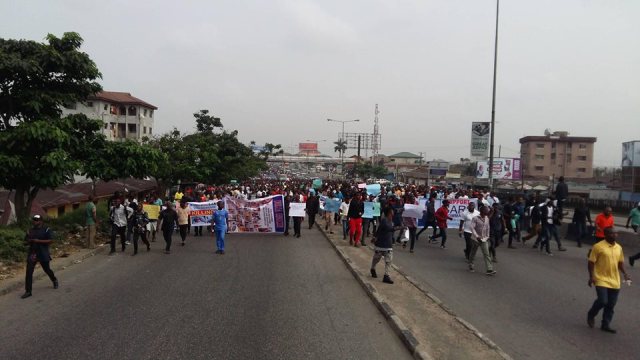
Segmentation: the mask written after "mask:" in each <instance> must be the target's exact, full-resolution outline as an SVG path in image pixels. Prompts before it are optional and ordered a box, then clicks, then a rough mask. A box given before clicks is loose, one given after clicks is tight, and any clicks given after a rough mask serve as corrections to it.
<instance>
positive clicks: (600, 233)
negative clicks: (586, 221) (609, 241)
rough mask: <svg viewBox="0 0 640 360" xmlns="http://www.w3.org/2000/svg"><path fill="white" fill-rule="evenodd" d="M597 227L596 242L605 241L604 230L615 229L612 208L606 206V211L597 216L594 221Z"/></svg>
mask: <svg viewBox="0 0 640 360" xmlns="http://www.w3.org/2000/svg"><path fill="white" fill-rule="evenodd" d="M594 223H595V225H596V241H602V240H604V229H606V228H608V227H613V215H611V207H610V206H606V207H605V208H604V210H603V211H602V212H601V213H600V214H598V216H596V219H595V221H594Z"/></svg>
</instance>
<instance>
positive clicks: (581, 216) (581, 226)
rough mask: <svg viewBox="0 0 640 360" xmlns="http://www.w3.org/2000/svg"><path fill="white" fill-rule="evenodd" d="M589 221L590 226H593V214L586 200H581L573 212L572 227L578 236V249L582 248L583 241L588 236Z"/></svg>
mask: <svg viewBox="0 0 640 360" xmlns="http://www.w3.org/2000/svg"><path fill="white" fill-rule="evenodd" d="M587 221H588V222H589V225H592V222H591V212H590V211H589V208H588V207H587V205H586V202H585V201H584V199H580V200H579V201H578V205H577V206H576V208H575V209H574V210H573V218H572V219H571V225H572V226H573V231H574V233H575V235H576V241H577V243H578V247H582V240H583V239H584V238H585V237H586V236H587Z"/></svg>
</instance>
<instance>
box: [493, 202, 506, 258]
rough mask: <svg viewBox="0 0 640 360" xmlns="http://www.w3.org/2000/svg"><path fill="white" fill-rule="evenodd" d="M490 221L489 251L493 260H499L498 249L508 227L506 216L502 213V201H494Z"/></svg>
mask: <svg viewBox="0 0 640 360" xmlns="http://www.w3.org/2000/svg"><path fill="white" fill-rule="evenodd" d="M489 222H490V230H491V236H490V240H489V252H491V259H492V260H493V262H498V254H497V251H496V250H497V249H498V247H499V246H500V243H502V237H503V236H504V232H505V229H506V224H505V222H504V216H503V215H502V209H501V208H500V203H497V202H494V203H493V205H491V210H490V212H489Z"/></svg>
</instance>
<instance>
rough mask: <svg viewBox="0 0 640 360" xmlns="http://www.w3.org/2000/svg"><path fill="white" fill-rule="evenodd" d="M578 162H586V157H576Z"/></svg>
mask: <svg viewBox="0 0 640 360" xmlns="http://www.w3.org/2000/svg"><path fill="white" fill-rule="evenodd" d="M578 161H587V157H586V156H584V155H582V156H578Z"/></svg>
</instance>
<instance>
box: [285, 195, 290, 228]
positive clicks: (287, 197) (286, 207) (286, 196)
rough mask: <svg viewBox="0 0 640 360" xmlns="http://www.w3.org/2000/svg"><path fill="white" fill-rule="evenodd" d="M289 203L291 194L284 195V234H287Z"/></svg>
mask: <svg viewBox="0 0 640 360" xmlns="http://www.w3.org/2000/svg"><path fill="white" fill-rule="evenodd" d="M289 204H291V195H289V194H287V195H285V196H284V236H289V223H290V221H289Z"/></svg>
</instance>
